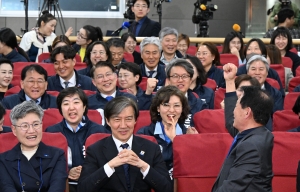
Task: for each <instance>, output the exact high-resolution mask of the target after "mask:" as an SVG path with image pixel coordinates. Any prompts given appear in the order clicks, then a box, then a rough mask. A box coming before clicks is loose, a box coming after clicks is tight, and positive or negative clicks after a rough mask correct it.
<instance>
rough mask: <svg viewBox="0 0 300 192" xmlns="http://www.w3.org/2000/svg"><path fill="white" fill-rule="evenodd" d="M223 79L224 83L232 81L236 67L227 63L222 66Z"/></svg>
mask: <svg viewBox="0 0 300 192" xmlns="http://www.w3.org/2000/svg"><path fill="white" fill-rule="evenodd" d="M223 71H224V79H225V80H226V81H230V80H234V79H235V75H236V73H237V67H236V66H235V65H234V64H232V63H227V64H226V65H224V66H223Z"/></svg>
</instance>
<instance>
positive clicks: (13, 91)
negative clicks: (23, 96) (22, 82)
mask: <svg viewBox="0 0 300 192" xmlns="http://www.w3.org/2000/svg"><path fill="white" fill-rule="evenodd" d="M20 91H21V87H19V86H14V87H12V88H10V89H8V90H7V91H6V92H5V94H4V97H6V96H9V95H13V94H16V93H19V92H20Z"/></svg>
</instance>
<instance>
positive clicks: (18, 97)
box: [2, 64, 56, 109]
mask: <svg viewBox="0 0 300 192" xmlns="http://www.w3.org/2000/svg"><path fill="white" fill-rule="evenodd" d="M47 77H48V74H47V71H46V70H45V69H44V68H43V67H41V66H40V65H37V64H32V65H28V66H26V67H24V68H23V69H22V72H21V82H20V84H21V88H22V90H21V91H20V92H19V93H16V94H13V95H9V96H6V97H4V98H3V100H2V105H3V107H4V108H5V109H12V108H13V107H14V106H16V105H18V104H19V103H22V102H23V101H30V100H33V101H34V102H36V103H37V104H38V105H40V106H41V107H42V108H43V109H48V108H56V98H55V97H54V96H52V95H49V94H47V92H46V90H47V85H48V82H47Z"/></svg>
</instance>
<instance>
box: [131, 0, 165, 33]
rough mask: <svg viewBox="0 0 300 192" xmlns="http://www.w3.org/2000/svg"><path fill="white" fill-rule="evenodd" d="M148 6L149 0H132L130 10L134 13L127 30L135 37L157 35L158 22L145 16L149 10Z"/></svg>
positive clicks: (158, 29)
mask: <svg viewBox="0 0 300 192" xmlns="http://www.w3.org/2000/svg"><path fill="white" fill-rule="evenodd" d="M149 7H150V1H149V0H133V6H132V7H131V10H132V12H133V13H134V15H135V21H134V22H133V23H132V24H131V25H130V27H129V29H128V30H129V31H130V32H131V33H133V34H134V35H135V36H136V37H152V36H155V37H158V34H159V31H160V29H161V26H160V24H159V23H158V22H156V21H153V20H151V19H149V18H148V17H147V14H148V13H149V11H150V8H149Z"/></svg>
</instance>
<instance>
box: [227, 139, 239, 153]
mask: <svg viewBox="0 0 300 192" xmlns="http://www.w3.org/2000/svg"><path fill="white" fill-rule="evenodd" d="M237 136H238V135H236V136H235V137H234V139H233V141H232V144H231V146H230V149H229V151H228V154H227V157H228V156H229V154H230V152H231V151H232V149H233V148H234V147H235V145H236V142H237Z"/></svg>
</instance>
